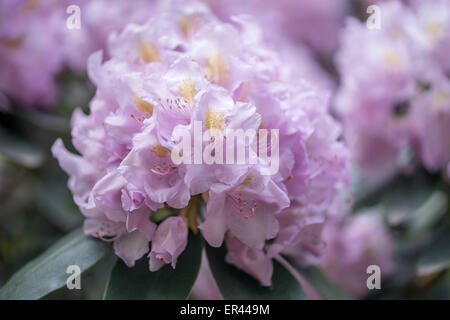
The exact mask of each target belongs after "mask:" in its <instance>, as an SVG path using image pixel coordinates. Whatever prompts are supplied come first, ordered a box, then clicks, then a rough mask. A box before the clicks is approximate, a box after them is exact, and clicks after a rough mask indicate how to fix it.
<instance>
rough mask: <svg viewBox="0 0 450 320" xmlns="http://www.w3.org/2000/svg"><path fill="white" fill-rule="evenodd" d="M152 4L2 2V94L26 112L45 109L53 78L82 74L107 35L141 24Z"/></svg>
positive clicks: (52, 93) (146, 0) (142, 1)
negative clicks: (73, 10)
mask: <svg viewBox="0 0 450 320" xmlns="http://www.w3.org/2000/svg"><path fill="white" fill-rule="evenodd" d="M154 3H155V1H153V0H138V1H133V2H129V1H121V0H93V1H90V0H73V1H70V2H68V1H58V0H45V1H43V0H6V1H2V2H1V3H0V66H1V72H0V91H1V92H3V93H4V94H7V95H8V96H10V97H12V98H14V99H16V100H18V101H20V102H23V103H25V104H27V105H29V106H38V107H49V106H50V104H51V103H52V102H54V101H55V98H56V96H57V87H56V82H55V77H56V76H57V75H58V74H59V73H60V72H61V71H63V69H64V68H66V67H69V68H72V69H73V70H76V71H84V70H85V69H86V61H87V58H88V56H89V55H90V54H91V53H93V52H94V51H96V50H98V49H101V48H104V46H105V44H106V40H107V37H108V35H109V33H110V32H111V31H114V30H120V29H122V28H123V27H124V26H125V24H126V23H127V22H143V21H144V20H145V19H147V17H148V15H149V13H151V11H152V10H153V7H154ZM70 5H76V6H78V7H79V8H80V12H79V13H80V22H81V24H80V28H79V29H69V28H67V26H66V23H67V20H68V19H69V16H70V14H69V13H70V12H69V13H66V10H67V8H68V7H69V6H70Z"/></svg>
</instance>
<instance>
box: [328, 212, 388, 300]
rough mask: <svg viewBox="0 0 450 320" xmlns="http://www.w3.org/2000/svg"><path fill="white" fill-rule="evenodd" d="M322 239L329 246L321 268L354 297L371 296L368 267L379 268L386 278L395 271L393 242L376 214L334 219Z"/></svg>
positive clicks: (329, 223)
mask: <svg viewBox="0 0 450 320" xmlns="http://www.w3.org/2000/svg"><path fill="white" fill-rule="evenodd" d="M323 240H324V241H325V242H326V243H327V246H326V248H325V250H324V251H323V252H322V255H321V257H320V266H321V267H322V268H323V270H324V272H325V273H326V275H327V276H328V277H329V278H330V279H331V280H332V281H333V282H335V283H336V284H338V285H339V286H340V287H341V288H343V289H344V290H345V291H346V292H348V293H349V294H350V295H351V296H353V297H355V298H362V297H364V296H366V295H367V294H368V293H369V290H368V287H367V278H368V272H367V271H368V270H367V268H368V267H369V266H376V267H378V268H380V275H381V276H382V277H383V279H384V278H386V277H388V276H389V275H391V274H392V272H393V270H394V264H393V260H392V256H393V250H394V244H393V239H392V236H391V234H390V233H389V231H388V229H387V228H386V226H385V225H384V222H383V220H382V215H381V214H380V213H379V212H377V211H374V210H372V209H371V210H367V211H364V212H360V213H358V214H357V215H354V216H343V215H340V216H335V217H333V218H332V219H330V220H329V221H328V222H327V224H326V226H325V228H324V230H323Z"/></svg>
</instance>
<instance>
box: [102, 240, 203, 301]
mask: <svg viewBox="0 0 450 320" xmlns="http://www.w3.org/2000/svg"><path fill="white" fill-rule="evenodd" d="M201 253H202V242H201V238H200V236H194V235H193V234H192V233H189V240H188V245H187V248H186V250H185V251H184V252H183V253H182V254H181V255H180V257H179V258H178V261H177V265H176V268H175V269H172V267H171V266H170V265H165V266H164V267H162V268H161V269H160V270H158V271H156V272H150V270H149V267H148V259H146V258H143V259H140V260H139V261H137V262H136V265H135V266H134V267H133V268H128V267H127V266H126V265H125V263H123V261H122V260H119V261H117V263H116V265H115V267H114V269H113V271H112V273H111V276H110V279H109V283H108V285H107V287H106V291H105V299H107V300H116V299H127V300H128V299H130V300H131V299H140V300H143V299H149V300H171V299H178V300H180V299H186V298H187V297H188V296H189V294H190V293H191V290H192V287H193V286H194V282H195V280H196V279H197V275H198V272H199V270H200V263H201Z"/></svg>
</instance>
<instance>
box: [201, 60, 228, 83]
mask: <svg viewBox="0 0 450 320" xmlns="http://www.w3.org/2000/svg"><path fill="white" fill-rule="evenodd" d="M228 69H229V68H228V63H227V62H226V61H225V60H224V59H223V58H222V57H221V56H220V55H219V54H216V55H215V56H212V57H210V58H209V59H208V60H207V61H206V67H205V70H204V73H205V76H206V78H207V79H208V80H209V81H211V82H214V83H217V84H222V85H223V84H224V83H225V82H226V81H227V80H228V77H229V75H228Z"/></svg>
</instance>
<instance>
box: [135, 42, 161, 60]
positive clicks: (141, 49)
mask: <svg viewBox="0 0 450 320" xmlns="http://www.w3.org/2000/svg"><path fill="white" fill-rule="evenodd" d="M137 52H138V55H139V57H140V58H141V59H142V60H143V61H144V62H145V63H149V62H160V61H161V57H160V56H159V51H158V48H156V46H155V44H154V43H153V42H139V45H138V48H137Z"/></svg>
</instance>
